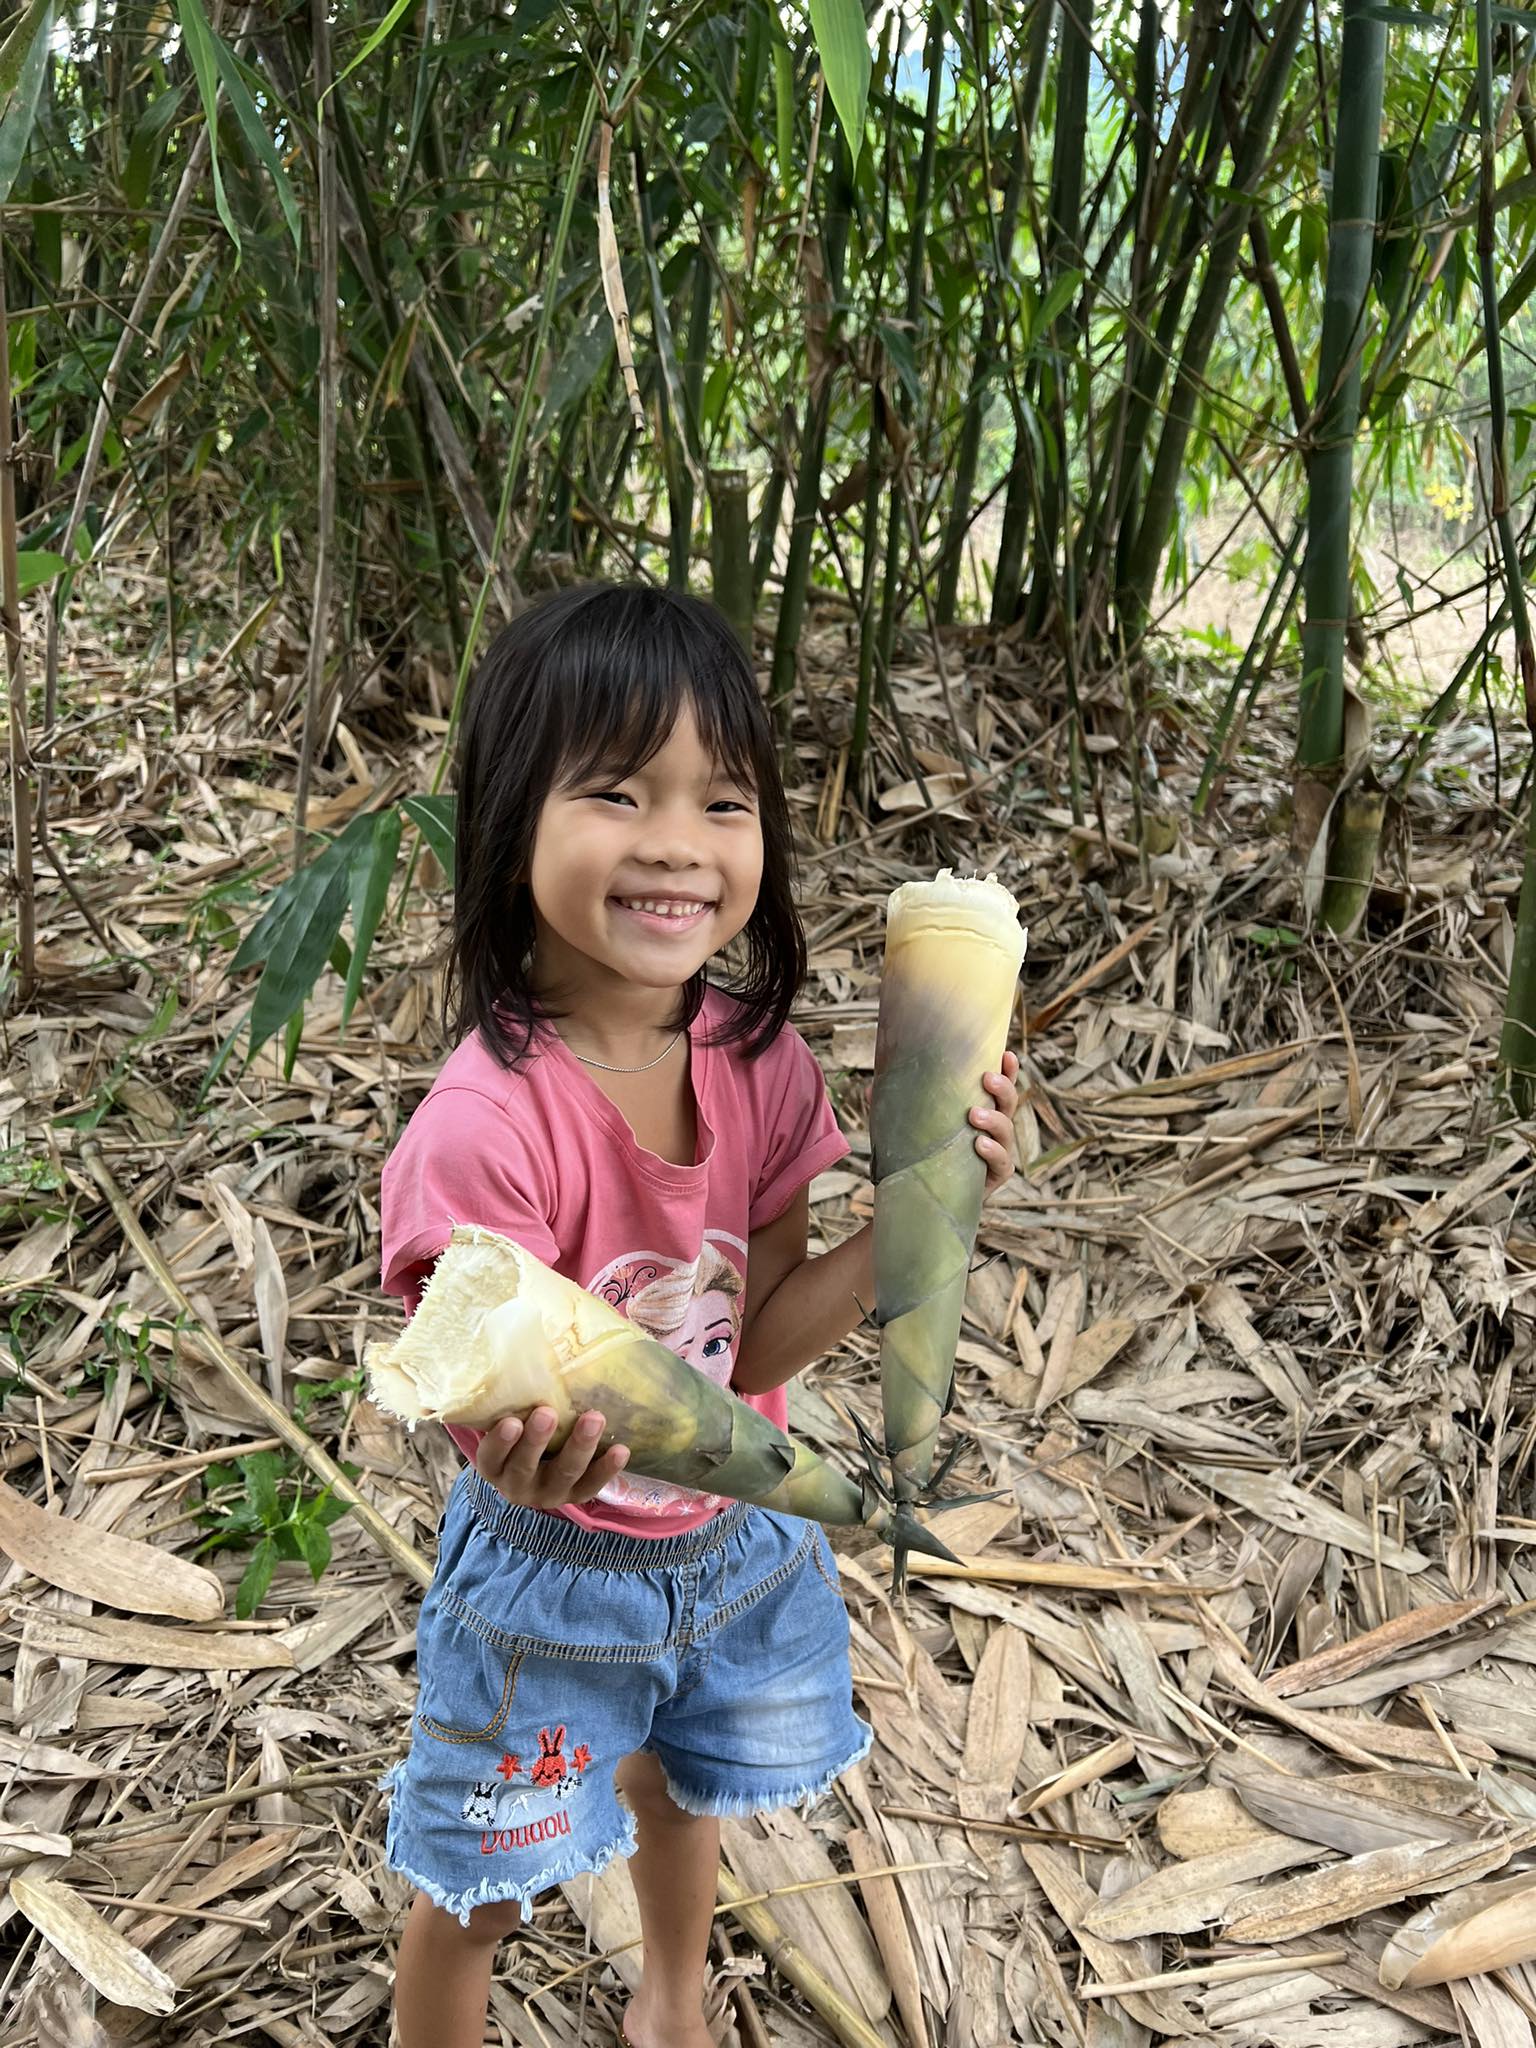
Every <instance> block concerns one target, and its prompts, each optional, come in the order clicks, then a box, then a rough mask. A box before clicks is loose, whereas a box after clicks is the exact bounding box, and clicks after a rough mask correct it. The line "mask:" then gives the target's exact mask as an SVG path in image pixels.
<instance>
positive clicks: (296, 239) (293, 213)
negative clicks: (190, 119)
mask: <svg viewBox="0 0 1536 2048" xmlns="http://www.w3.org/2000/svg"><path fill="white" fill-rule="evenodd" d="M209 35H210V37H211V39H212V42H213V56H214V62H215V63H216V64H217V65H218V68H219V77H220V78H221V80H222V81H223V85H224V90H225V91H226V92H227V93H228V94H229V104H230V106H231V107H232V108H233V109H234V115H235V119H236V120H237V121H238V122H239V123H240V132H241V133H242V134H243V135H244V137H245V139H246V143H247V145H248V146H249V148H250V149H251V150H252V152H253V153H254V154H255V156H256V157H257V159H258V160H259V162H260V163H261V164H262V165H263V166H264V167H265V169H266V173H267V176H268V177H269V178H270V179H271V180H272V183H273V185H274V186H275V187H276V189H277V203H278V205H279V206H280V207H281V208H282V210H283V219H284V220H285V221H287V223H288V232H289V234H290V235H292V237H293V246H294V248H295V249H298V248H300V247H301V246H302V243H303V230H302V228H301V227H300V225H299V207H298V201H297V200H296V199H295V198H294V196H293V187H292V185H290V184H289V182H288V173H287V172H286V171H285V170H284V169H283V164H282V159H281V158H280V157H279V155H278V153H277V147H276V145H275V144H274V142H273V140H272V137H271V136H270V135H269V134H268V133H267V126H266V123H265V122H264V121H263V120H262V118H261V116H260V114H258V113H257V111H256V102H255V101H254V100H253V99H252V98H251V94H250V89H249V87H248V86H247V85H246V82H245V71H244V67H243V66H242V65H241V63H240V62H239V60H238V58H237V57H236V56H235V53H234V51H233V50H232V49H231V48H230V47H229V45H228V43H226V42H225V41H224V39H223V37H222V36H216V35H214V34H213V31H212V30H211V29H210V30H209Z"/></svg>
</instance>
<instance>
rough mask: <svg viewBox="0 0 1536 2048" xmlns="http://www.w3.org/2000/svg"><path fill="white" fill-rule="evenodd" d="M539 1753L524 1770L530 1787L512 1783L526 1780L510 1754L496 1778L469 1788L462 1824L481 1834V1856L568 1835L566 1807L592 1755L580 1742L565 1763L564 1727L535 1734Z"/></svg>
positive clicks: (499, 1766)
mask: <svg viewBox="0 0 1536 2048" xmlns="http://www.w3.org/2000/svg"><path fill="white" fill-rule="evenodd" d="M538 1740H539V1753H538V1755H537V1757H535V1758H534V1760H533V1762H532V1763H531V1764H530V1765H529V1766H528V1769H527V1772H526V1776H527V1779H528V1783H527V1784H526V1785H522V1786H519V1785H517V1784H516V1783H514V1780H515V1779H517V1778H519V1777H522V1776H524V1775H525V1773H524V1771H523V1761H522V1758H521V1757H520V1756H519V1755H517V1754H516V1753H515V1752H512V1751H509V1752H508V1753H507V1754H506V1755H504V1756H503V1757H502V1759H501V1761H500V1763H499V1764H497V1766H496V1773H495V1775H494V1776H492V1777H489V1778H481V1779H479V1780H478V1781H477V1782H476V1783H475V1784H473V1785H471V1787H470V1788H469V1791H468V1792H467V1793H466V1794H465V1797H464V1804H463V1806H462V1807H461V1808H460V1809H459V1818H460V1820H464V1821H468V1823H469V1824H470V1826H471V1827H475V1828H478V1829H479V1830H480V1853H481V1855H482V1856H491V1855H494V1854H495V1853H496V1851H497V1850H499V1849H528V1848H532V1847H534V1846H536V1845H537V1844H538V1843H540V1842H550V1841H553V1840H554V1839H555V1837H556V1836H557V1835H568V1834H569V1833H570V1832H571V1816H570V1813H569V1811H568V1807H567V1802H568V1801H569V1799H570V1798H571V1796H572V1794H573V1793H576V1792H578V1791H579V1790H580V1789H581V1785H582V1782H583V1780H584V1778H585V1775H586V1771H587V1768H588V1766H589V1765H590V1764H591V1762H592V1752H591V1750H590V1749H588V1747H587V1745H586V1744H585V1743H584V1742H578V1743H577V1744H576V1746H575V1748H574V1749H573V1750H572V1751H571V1753H570V1756H569V1758H567V1757H566V1755H565V1723H564V1722H563V1721H562V1722H561V1723H560V1725H559V1726H558V1727H557V1728H541V1729H540V1730H539V1738H538Z"/></svg>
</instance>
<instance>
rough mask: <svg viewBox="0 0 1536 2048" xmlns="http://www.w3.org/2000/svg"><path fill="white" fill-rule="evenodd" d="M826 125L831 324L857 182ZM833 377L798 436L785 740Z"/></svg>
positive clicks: (779, 658) (810, 402)
mask: <svg viewBox="0 0 1536 2048" xmlns="http://www.w3.org/2000/svg"><path fill="white" fill-rule="evenodd" d="M827 126H828V127H829V128H830V131H831V132H830V136H829V141H830V145H831V155H832V164H831V167H830V169H829V172H828V186H829V191H830V197H829V200H828V207H827V222H826V232H825V235H824V236H823V241H822V246H823V250H824V261H825V272H826V312H827V317H828V320H829V322H830V319H831V314H832V309H833V308H834V307H835V306H836V304H837V302H838V299H839V298H840V297H841V295H842V289H843V264H844V260H845V258H846V256H847V253H848V227H849V209H850V207H851V205H852V203H853V180H852V165H851V162H850V160H849V155H848V146H847V144H846V143H845V142H844V140H843V135H842V130H841V128H840V127H839V125H838V124H837V123H836V122H835V121H832V120H831V119H830V118H829V119H828V122H827ZM833 375H834V366H833V360H832V358H831V356H830V355H825V356H824V357H823V359H822V360H821V361H820V362H819V363H817V364H813V366H812V371H811V378H812V388H811V391H810V393H809V394H808V396H807V398H806V402H805V427H804V430H803V431H802V433H801V436H800V466H799V469H798V470H797V471H796V474H795V499H794V512H793V514H792V517H791V525H790V530H789V554H788V558H787V559H786V561H785V564H784V589H783V594H782V595H781V596H780V599H779V618H778V625H777V627H776V629H775V632H774V639H773V671H772V674H771V676H770V678H769V683H768V708H769V710H770V711H771V712H772V713H773V719H774V725H775V727H776V729H777V730H778V733H779V735H780V737H781V738H783V739H787V738H788V735H789V720H790V710H791V707H792V705H793V703H794V695H795V676H796V673H797V658H798V653H799V647H800V628H801V626H802V625H803V624H804V622H805V598H806V592H807V591H808V590H809V588H810V582H811V544H812V542H813V541H814V540H815V538H816V527H817V523H818V521H819V519H820V517H821V464H822V456H823V454H824V453H825V450H826V445H827V426H828V422H829V421H830V419H831V417H832V380H833Z"/></svg>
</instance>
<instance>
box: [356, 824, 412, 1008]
mask: <svg viewBox="0 0 1536 2048" xmlns="http://www.w3.org/2000/svg"><path fill="white" fill-rule="evenodd" d="M404 822H405V821H404V819H403V818H402V817H401V815H400V812H399V811H398V809H396V807H395V806H394V805H393V804H392V805H390V807H389V809H388V810H383V811H379V812H378V813H377V814H376V815H375V819H374V829H373V832H372V833H371V835H370V836H369V838H368V839H367V840H365V841H364V843H363V844H362V845H361V846H360V847H359V849H358V851H357V852H356V853H355V854H354V855H353V857H352V878H351V879H352V957H351V959H350V960H349V961H348V963H347V986H346V990H345V993H344V994H343V996H342V999H341V1022H342V1028H343V1030H345V1028H346V1024H347V1020H348V1018H349V1017H350V1016H351V1015H352V1006H353V1004H354V1003H355V1002H356V1001H357V998H358V996H359V994H360V993H361V991H362V986H363V970H364V968H365V967H366V966H367V964H368V952H369V948H370V947H371V946H372V944H373V935H374V933H375V932H376V931H377V930H378V928H379V919H380V917H381V916H382V915H383V912H384V902H385V898H386V897H387V896H388V894H389V884H390V880H391V877H392V876H393V875H394V872H395V857H396V855H397V854H398V853H399V851H400V832H401V827H402V826H403V824H404Z"/></svg>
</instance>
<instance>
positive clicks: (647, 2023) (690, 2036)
mask: <svg viewBox="0 0 1536 2048" xmlns="http://www.w3.org/2000/svg"><path fill="white" fill-rule="evenodd" d="M621 2025H622V2027H623V2032H624V2039H625V2041H626V2042H627V2043H628V2048H715V2037H714V2035H713V2034H711V2032H710V2031H709V2029H708V2027H706V2026H705V2024H704V2014H703V2012H702V2011H701V2010H700V2008H699V2007H697V2006H695V2007H694V2009H693V2011H692V2012H691V2013H674V2012H668V2011H667V2010H666V2009H665V2008H664V2007H662V2006H661V2005H660V2004H659V2003H658V2002H653V2001H651V2000H648V1999H647V1998H646V1995H645V1986H644V1985H643V1984H642V1985H641V1987H640V1989H639V1990H638V1991H637V1992H636V1993H635V1995H634V1997H633V1998H632V1999H631V2000H630V2001H629V2004H628V2005H627V2006H626V2007H625V2008H624V2018H623V2020H622V2022H621Z"/></svg>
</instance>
